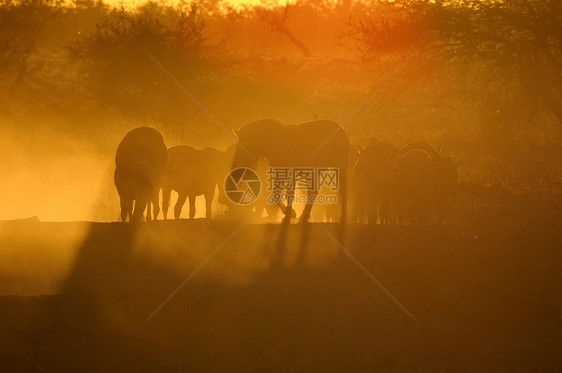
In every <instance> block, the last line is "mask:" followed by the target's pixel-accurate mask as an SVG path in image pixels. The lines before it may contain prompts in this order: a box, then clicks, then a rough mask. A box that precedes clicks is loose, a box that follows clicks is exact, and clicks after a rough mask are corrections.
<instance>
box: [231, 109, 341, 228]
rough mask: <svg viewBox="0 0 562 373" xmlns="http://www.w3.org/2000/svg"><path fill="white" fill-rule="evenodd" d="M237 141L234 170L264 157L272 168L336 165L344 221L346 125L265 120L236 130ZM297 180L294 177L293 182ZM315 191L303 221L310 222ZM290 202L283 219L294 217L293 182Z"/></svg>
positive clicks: (288, 192)
mask: <svg viewBox="0 0 562 373" xmlns="http://www.w3.org/2000/svg"><path fill="white" fill-rule="evenodd" d="M234 133H235V134H236V136H237V137H238V144H237V148H236V153H235V155H234V161H233V164H232V167H233V169H234V168H238V167H241V166H249V165H253V164H255V163H256V161H257V158H258V156H260V155H262V156H264V157H265V158H266V159H267V161H268V163H269V164H270V166H272V167H287V168H293V167H303V168H315V169H316V170H318V169H319V168H333V169H338V173H339V192H340V199H341V201H342V219H341V220H342V221H345V214H346V210H347V166H348V165H347V163H348V157H349V138H348V137H347V134H346V133H345V131H344V130H343V128H342V127H341V126H340V125H339V124H337V123H336V122H334V121H331V120H316V121H311V122H307V123H302V124H299V125H293V126H289V125H283V124H281V122H279V121H277V120H274V119H263V120H259V121H257V122H253V123H250V124H247V125H245V126H243V127H241V128H240V129H239V130H235V131H234ZM294 183H295V180H293V184H294ZM317 193H318V185H316V186H315V190H310V191H308V201H307V202H308V203H307V204H306V206H305V208H304V210H303V213H302V215H301V217H300V221H307V220H308V218H309V217H310V211H311V209H312V205H313V203H314V202H313V196H316V194H317ZM287 196H288V201H287V202H288V203H287V208H285V211H284V214H285V217H284V218H283V221H284V222H289V221H290V220H291V212H292V208H291V206H292V198H293V196H294V185H292V186H290V187H289V188H288V190H287Z"/></svg>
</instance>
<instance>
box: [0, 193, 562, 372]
mask: <svg viewBox="0 0 562 373" xmlns="http://www.w3.org/2000/svg"><path fill="white" fill-rule="evenodd" d="M561 205H562V204H561V203H560V202H557V201H555V200H542V201H539V200H531V199H521V200H515V199H514V200H513V201H509V202H508V203H503V204H496V205H494V204H490V205H488V206H480V207H479V211H478V212H470V211H468V210H459V211H456V212H455V213H456V214H457V215H458V219H457V222H454V223H450V224H447V225H444V226H430V227H370V226H359V225H358V226H353V227H349V228H348V230H347V234H346V240H345V246H346V247H347V248H348V249H349V250H350V252H351V253H352V254H353V255H354V256H355V257H356V258H357V260H358V261H359V262H360V263H362V265H364V267H365V268H366V269H367V270H368V271H370V272H371V273H372V274H373V275H374V277H376V279H377V280H378V281H380V283H382V284H383V285H384V286H385V287H386V288H387V289H388V291H389V292H390V293H392V294H393V295H394V296H395V297H396V298H397V299H398V300H399V301H400V302H401V303H402V304H403V305H404V306H405V307H406V308H407V309H408V310H409V311H410V312H411V313H412V315H413V316H414V317H415V318H416V319H417V323H416V322H414V321H412V320H411V319H409V318H408V316H407V315H406V314H405V313H404V312H403V311H402V310H401V309H400V308H399V307H398V306H397V305H396V304H395V303H393V302H392V301H391V300H390V298H389V297H388V296H387V295H386V294H385V293H384V292H383V291H382V290H381V289H380V288H379V287H377V285H376V284H375V283H374V282H373V281H372V280H371V279H370V278H369V277H368V276H367V275H366V274H365V273H363V272H362V271H361V270H360V268H359V267H358V266H357V265H356V264H355V263H354V262H353V261H352V260H351V259H350V258H349V257H347V256H346V255H345V254H343V253H342V251H341V250H340V249H339V248H338V247H337V246H336V244H335V242H334V241H333V240H332V238H330V237H329V236H328V235H327V234H326V233H325V232H324V231H323V230H322V228H321V227H319V226H318V225H315V224H309V225H307V226H301V225H291V226H288V227H283V226H281V225H278V224H261V225H260V224H246V225H244V226H242V227H241V228H240V229H239V230H238V231H237V232H236V233H235V234H234V235H232V236H231V233H232V232H233V231H235V230H236V229H237V228H238V226H239V223H236V222H229V221H225V220H222V221H221V220H215V221H205V220H195V221H179V222H174V221H169V222H160V221H159V222H155V223H142V224H139V225H138V226H136V227H135V226H132V225H129V224H120V223H110V224H101V223H95V224H91V223H41V222H5V223H0V251H1V253H2V257H1V258H0V294H2V296H1V297H0V347H1V349H0V371H21V372H28V371H46V372H52V371H63V370H67V371H119V372H128V371H132V372H134V371H164V370H165V371H205V372H206V371H224V372H264V371H273V372H310V371H318V372H328V371H341V372H371V371H381V372H549V371H550V372H557V371H560V369H561V367H562V271H561V269H562V253H561V249H562V245H561V243H562V240H561V239H562V219H561V217H562V213H561V212H560V211H561V210H560V207H561ZM325 227H326V229H327V230H328V231H329V232H331V233H332V234H333V235H338V234H339V231H338V226H337V225H335V224H326V225H325ZM229 237H230V238H229ZM228 238H229V239H228ZM225 240H226V243H224V244H223V242H225ZM217 248H219V250H218V251H216V254H215V255H214V256H213V257H211V258H210V260H209V261H208V262H206V263H205V266H204V267H203V268H202V269H201V271H199V272H198V273H197V274H196V275H195V276H194V277H192V278H191V279H190V280H189V281H188V282H187V283H186V284H185V286H184V287H183V288H181V290H179V291H178V292H177V293H176V294H175V295H174V296H173V297H172V298H171V299H170V300H169V302H168V303H167V304H165V305H164V306H163V307H162V308H161V309H160V310H159V311H158V312H156V313H155V314H154V316H153V317H152V318H151V319H149V320H148V321H146V320H147V318H148V317H149V315H151V313H153V312H154V311H155V309H156V308H157V307H158V306H159V305H161V304H162V302H163V301H164V300H165V299H166V298H167V297H168V296H169V295H170V293H171V292H172V291H173V290H174V289H176V288H177V287H178V285H180V284H181V283H182V282H183V281H184V280H186V278H187V277H188V276H189V274H190V273H192V272H193V271H194V270H195V269H196V268H197V267H198V266H199V265H200V264H201V263H203V262H204V261H205V259H206V258H207V257H208V256H209V255H210V254H212V253H213V252H214V251H215V249H217Z"/></svg>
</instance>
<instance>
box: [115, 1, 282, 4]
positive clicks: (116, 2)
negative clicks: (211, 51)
mask: <svg viewBox="0 0 562 373" xmlns="http://www.w3.org/2000/svg"><path fill="white" fill-rule="evenodd" d="M146 1H147V0H104V2H105V3H107V4H110V5H120V4H125V5H138V4H142V3H145V2H146ZM223 1H224V3H226V4H232V5H241V4H252V5H256V4H260V3H261V2H262V1H263V0H223ZM272 1H275V0H268V1H267V2H268V3H270V2H272ZM165 2H168V3H177V2H179V0H166V1H165ZM277 2H278V1H277Z"/></svg>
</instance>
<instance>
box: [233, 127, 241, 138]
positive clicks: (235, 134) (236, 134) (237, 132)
mask: <svg viewBox="0 0 562 373" xmlns="http://www.w3.org/2000/svg"><path fill="white" fill-rule="evenodd" d="M232 133H233V134H234V136H236V138H239V137H240V130H239V129H238V130H237V129H233V130H232Z"/></svg>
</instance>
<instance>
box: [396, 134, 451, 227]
mask: <svg viewBox="0 0 562 373" xmlns="http://www.w3.org/2000/svg"><path fill="white" fill-rule="evenodd" d="M415 149H419V150H423V151H424V152H426V153H427V154H428V155H429V157H430V158H431V161H432V164H433V167H434V172H433V179H432V181H431V193H430V200H431V204H432V206H433V207H434V208H435V219H436V221H437V222H438V223H442V222H443V220H444V218H445V215H446V212H447V210H448V209H449V206H450V203H451V198H452V197H454V196H455V195H456V193H457V187H458V167H459V165H460V162H455V163H453V161H452V160H451V158H449V157H446V158H444V157H443V156H442V155H441V153H440V151H439V150H437V149H436V148H435V147H434V146H433V145H431V144H429V143H426V142H416V143H410V144H408V145H406V146H404V147H403V148H402V149H400V153H399V156H402V155H404V154H407V153H408V152H409V151H411V150H415ZM431 215H432V214H431Z"/></svg>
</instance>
